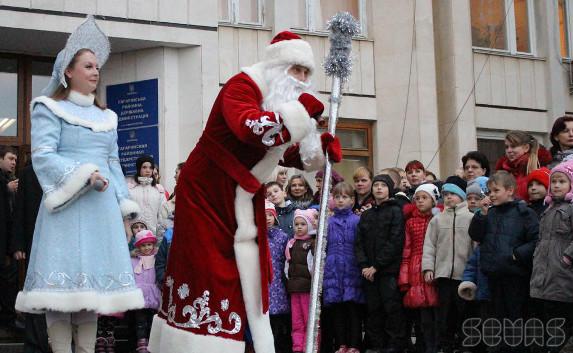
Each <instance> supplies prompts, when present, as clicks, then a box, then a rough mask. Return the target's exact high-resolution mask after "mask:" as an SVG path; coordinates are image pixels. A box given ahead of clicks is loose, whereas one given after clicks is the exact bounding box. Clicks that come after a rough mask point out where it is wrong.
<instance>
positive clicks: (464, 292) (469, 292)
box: [458, 281, 477, 301]
mask: <svg viewBox="0 0 573 353" xmlns="http://www.w3.org/2000/svg"><path fill="white" fill-rule="evenodd" d="M476 291H477V285H476V284H475V283H473V282H470V281H463V282H462V283H460V285H459V286H458V295H459V296H460V298H462V299H464V300H467V301H471V300H474V299H475V297H476Z"/></svg>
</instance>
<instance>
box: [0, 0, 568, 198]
mask: <svg viewBox="0 0 573 353" xmlns="http://www.w3.org/2000/svg"><path fill="white" fill-rule="evenodd" d="M339 10H347V11H350V12H351V13H352V14H353V15H355V17H356V18H358V19H359V20H360V24H361V34H360V35H359V36H357V37H356V38H355V39H354V41H353V54H352V55H353V58H354V71H353V75H352V78H351V79H350V80H349V82H347V83H346V84H345V87H344V98H343V103H342V106H341V111H340V116H341V122H340V126H339V130H338V133H339V136H340V137H341V141H342V144H343V148H344V161H343V163H342V164H341V165H339V166H337V169H338V170H340V171H341V172H342V173H343V174H344V175H345V176H346V177H350V176H351V175H352V170H353V169H354V168H355V167H357V166H360V165H366V166H369V167H371V168H373V169H374V170H375V171H376V170H380V169H381V168H384V167H393V166H400V167H403V166H404V165H405V164H406V162H407V161H409V160H411V159H418V160H420V161H422V162H423V163H424V164H425V165H426V166H427V167H428V168H429V169H430V170H432V171H434V172H435V173H436V174H439V175H441V176H442V177H444V176H447V175H448V174H451V173H453V171H454V170H455V169H456V168H458V167H459V165H460V158H461V156H462V155H463V154H465V153H466V152H467V151H470V150H475V149H476V148H479V149H480V150H483V151H485V152H486V153H488V154H489V155H490V156H492V157H493V156H499V155H500V154H501V153H503V136H504V133H505V131H507V130H510V129H521V130H527V131H530V132H531V133H533V134H534V135H535V136H536V137H538V138H539V139H540V140H541V141H543V142H544V143H547V142H548V136H547V132H548V131H549V130H550V128H551V125H552V122H553V120H554V119H555V118H556V117H558V116H561V115H563V114H565V113H569V114H573V98H572V96H571V95H570V82H571V67H570V64H569V63H570V58H571V57H572V56H573V19H572V16H571V13H572V12H573V0H547V1H535V0H433V1H432V0H407V1H404V0H288V1H287V0H217V1H215V0H210V1H204V0H0V38H1V40H0V144H11V145H15V146H18V147H19V148H20V149H21V151H22V152H26V151H29V144H30V112H29V108H28V107H29V102H30V100H31V99H32V98H33V97H35V96H37V95H39V94H40V91H41V89H42V88H43V87H44V85H45V83H46V82H47V81H48V79H49V76H50V74H51V63H52V62H53V60H54V57H55V55H56V54H57V52H58V50H59V49H61V48H62V47H63V46H64V44H65V40H66V38H67V35H68V33H69V32H71V31H72V30H73V29H74V28H76V27H77V26H78V25H79V24H80V23H81V21H83V18H84V17H85V14H94V15H96V18H97V19H98V23H99V25H100V27H101V28H102V29H103V30H104V31H105V33H106V34H107V35H108V36H109V37H110V40H111V44H112V55H111V56H110V59H109V61H108V63H107V64H106V66H105V67H104V68H103V70H102V75H101V76H102V77H101V87H100V90H99V92H98V94H99V95H100V97H101V98H102V99H103V100H104V101H105V100H106V98H107V97H106V87H107V86H110V85H116V84H121V83H132V82H136V81H142V80H148V79H157V82H158V115H159V121H158V129H157V131H158V135H159V161H160V170H161V172H162V174H163V175H164V176H167V177H168V178H164V180H165V181H164V183H165V184H167V186H168V187H172V186H173V182H172V178H171V175H172V173H173V171H174V169H175V166H176V165H177V163H179V162H180V161H183V160H185V158H186V157H187V155H188V154H189V152H190V151H191V150H192V149H193V147H194V145H195V143H196V142H197V140H198V138H199V136H200V134H201V131H202V129H203V127H204V125H205V123H206V120H207V117H208V115H209V111H210V108H211V105H212V103H213V101H214V99H215V97H216V95H217V93H218V91H219V89H220V87H221V86H222V85H223V84H224V83H225V82H226V80H228V79H229V78H230V77H231V76H232V75H233V74H235V73H237V72H238V71H239V70H240V68H241V67H244V66H248V65H250V64H252V63H255V62H257V61H258V60H260V59H261V58H262V53H263V52H264V48H265V47H266V46H267V45H268V43H269V42H270V40H271V38H272V37H273V35H274V34H275V33H277V32H279V31H282V30H285V29H289V30H292V31H294V32H296V33H298V34H300V35H301V36H302V37H303V38H304V39H305V40H307V41H309V43H310V44H311V45H312V48H313V50H314V53H315V57H316V59H317V64H320V62H321V61H322V60H323V58H324V57H325V55H326V54H327V53H328V48H329V44H328V37H327V34H328V33H327V32H326V30H325V21H326V19H328V18H329V17H330V16H331V15H333V14H334V13H336V12H337V11H339ZM312 79H313V83H314V86H315V89H316V91H317V92H318V95H319V96H320V99H321V100H322V101H323V102H324V103H325V104H327V103H328V96H329V92H330V84H331V82H330V80H329V78H328V77H325V75H324V74H323V72H322V70H317V71H316V74H315V75H314V76H313V78H312Z"/></svg>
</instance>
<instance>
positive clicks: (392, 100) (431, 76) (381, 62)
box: [371, 0, 440, 173]
mask: <svg viewBox="0 0 573 353" xmlns="http://www.w3.org/2000/svg"><path fill="white" fill-rule="evenodd" d="M413 4H414V3H413V2H411V1H401V0H394V1H383V2H382V1H381V2H373V3H372V23H373V25H372V31H371V35H372V37H373V39H374V58H375V77H376V93H377V96H376V98H377V112H378V116H377V118H378V119H377V123H376V129H375V138H374V142H375V145H374V146H375V153H374V158H375V169H376V170H379V169H381V168H386V167H394V166H396V165H397V166H399V167H404V165H405V164H406V163H407V162H408V161H409V160H411V159H419V160H421V161H422V162H423V163H425V164H429V162H430V160H431V159H432V156H433V155H434V152H435V151H436V149H437V146H438V108H437V96H436V70H435V58H434V50H435V48H434V36H433V26H434V23H433V16H432V1H431V0H416V14H415V16H416V25H415V26H414V25H413V24H414V6H413ZM413 35H415V50H414V51H413V52H412V36H413ZM410 73H411V74H410ZM404 119H405V120H404ZM402 130H403V131H404V133H403V134H402ZM439 164H440V156H439V155H438V156H436V158H435V159H434V160H433V162H432V163H431V164H429V166H428V167H429V168H430V169H432V170H435V171H438V169H439V167H438V166H439ZM438 173H439V172H438Z"/></svg>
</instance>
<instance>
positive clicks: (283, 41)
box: [265, 31, 315, 73]
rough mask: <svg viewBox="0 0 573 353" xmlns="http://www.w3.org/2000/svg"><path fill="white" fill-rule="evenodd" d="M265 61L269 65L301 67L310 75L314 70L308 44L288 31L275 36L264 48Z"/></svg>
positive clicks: (312, 56) (312, 57) (312, 55)
mask: <svg viewBox="0 0 573 353" xmlns="http://www.w3.org/2000/svg"><path fill="white" fill-rule="evenodd" d="M265 61H266V62H269V63H270V64H271V65H283V64H286V65H301V66H304V67H306V68H307V69H309V70H310V72H311V73H312V72H313V71H314V69H315V66H314V54H313V53H312V48H311V47H310V44H308V42H306V41H304V40H303V39H302V38H301V37H300V36H299V35H297V34H294V33H292V32H289V31H283V32H280V33H279V34H277V35H276V36H275V37H274V38H273V40H272V41H271V44H270V45H269V46H267V47H266V48H265Z"/></svg>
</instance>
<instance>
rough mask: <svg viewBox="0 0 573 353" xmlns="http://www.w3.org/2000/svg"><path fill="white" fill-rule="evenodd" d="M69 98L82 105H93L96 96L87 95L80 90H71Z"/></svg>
mask: <svg viewBox="0 0 573 353" xmlns="http://www.w3.org/2000/svg"><path fill="white" fill-rule="evenodd" d="M67 99H68V100H69V101H70V102H72V103H74V104H77V105H80V106H82V107H91V106H92V105H93V104H94V100H95V96H94V95H93V94H88V95H87V96H86V95H85V94H82V93H80V92H78V91H70V93H69V94H68V98H67Z"/></svg>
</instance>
